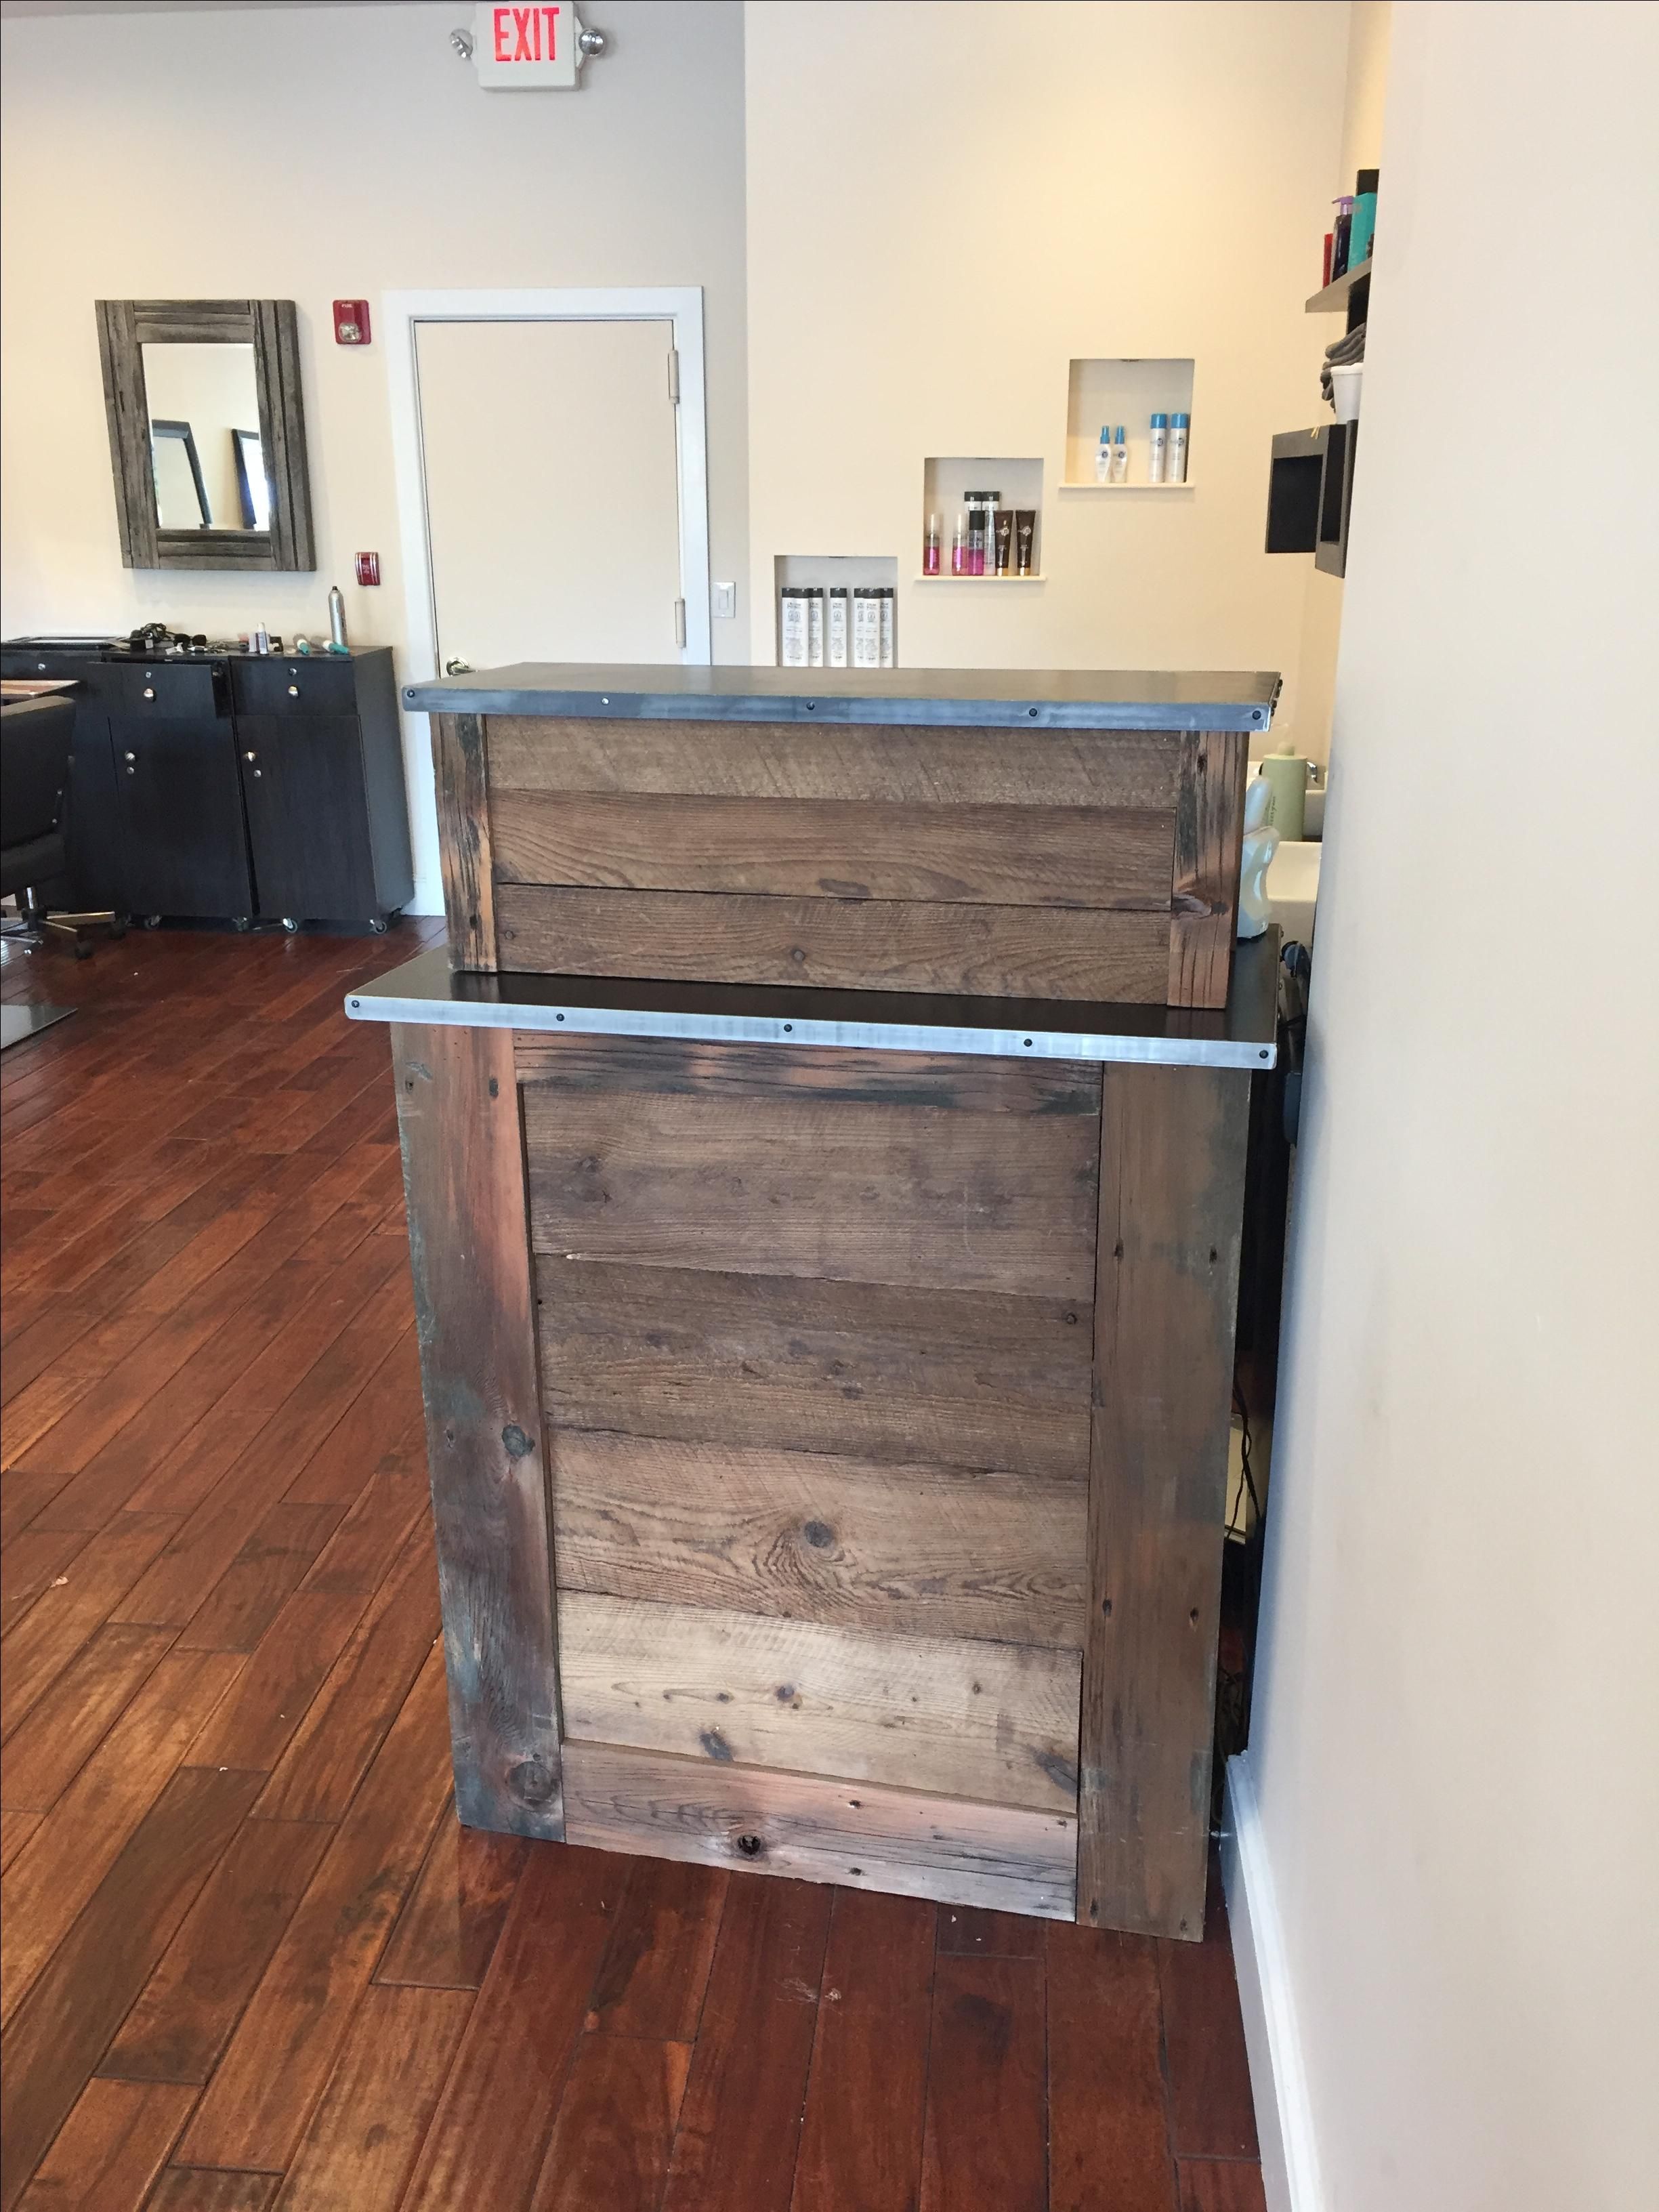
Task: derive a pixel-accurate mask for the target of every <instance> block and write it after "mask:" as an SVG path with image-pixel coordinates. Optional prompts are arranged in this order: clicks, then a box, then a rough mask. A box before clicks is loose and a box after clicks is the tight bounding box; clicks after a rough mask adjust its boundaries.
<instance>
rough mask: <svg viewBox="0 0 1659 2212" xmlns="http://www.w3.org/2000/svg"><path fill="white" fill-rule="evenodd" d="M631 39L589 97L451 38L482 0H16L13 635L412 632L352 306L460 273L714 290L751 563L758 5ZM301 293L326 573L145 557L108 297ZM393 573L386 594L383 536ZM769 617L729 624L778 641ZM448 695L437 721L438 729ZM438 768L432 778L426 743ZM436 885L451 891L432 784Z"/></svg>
mask: <svg viewBox="0 0 1659 2212" xmlns="http://www.w3.org/2000/svg"><path fill="white" fill-rule="evenodd" d="M602 12H603V15H604V21H605V27H607V28H608V29H609V30H610V31H611V33H613V37H614V45H615V51H614V52H612V53H611V54H608V55H607V56H606V57H605V58H604V59H603V60H602V61H600V62H599V63H597V64H595V65H594V66H593V67H592V70H590V71H589V73H588V82H586V84H584V86H583V87H582V88H581V89H580V91H579V92H576V93H573V94H567V93H546V94H531V93H521V94H520V93H513V94H508V93H495V94H486V93H484V92H483V91H482V90H481V89H480V88H479V85H478V82H477V78H476V77H475V76H474V74H473V72H472V70H471V68H469V67H468V66H467V65H466V64H464V63H463V62H461V61H460V60H459V59H458V58H457V57H456V56H455V55H454V54H453V52H451V50H450V47H449V43H448V34H449V32H450V30H451V28H452V27H453V26H454V25H455V24H457V23H458V22H464V21H470V19H471V9H470V8H469V7H465V6H461V5H457V4H452V0H439V4H436V5H432V6H427V5H411V6H408V7H400V8H386V7H329V8H321V7H317V8H311V7H305V6H302V5H294V6H289V7H283V8H280V9H265V8H246V9H243V8H239V9H230V10H227V11H223V12H216V11H210V10H195V9H192V10H187V11H181V12H178V13H161V12H155V13H152V12H149V11H119V10H118V11H115V12H111V13H105V14H101V15H76V16H73V17H70V18H69V19H66V20H65V19H60V20H52V19H50V18H44V19H43V18H28V19H24V20H21V21H8V22H7V23H6V24H5V26H4V31H3V40H4V48H3V72H0V86H3V98H4V106H3V117H0V147H3V172H0V220H3V234H0V254H3V270H4V304H5V313H4V337H3V346H4V351H3V377H4V390H5V409H4V449H3V467H0V499H3V533H4V534H3V578H4V600H3V613H0V623H3V630H4V634H5V635H8V636H9V635H14V634H15V633H17V632H20V631H22V630H27V629H33V628H40V627H46V626H49V627H51V628H52V629H68V630H97V629H117V630H122V631H125V630H127V629H131V627H132V626H133V625H134V624H135V623H138V622H140V621H151V620H166V621H168V622H172V623H179V624H180V625H182V626H184V627H186V628H191V627H195V628H200V629H207V630H210V631H212V632H215V633H219V632H224V631H233V632H234V631H235V630H239V629H247V628H248V627H250V625H251V624H252V623H257V622H258V621H260V620H262V619H263V620H264V622H265V623H267V624H268V625H269V627H270V629H274V630H280V631H283V632H285V633H288V634H292V633H293V632H295V631H296V630H310V631H313V632H318V631H322V632H325V630H326V623H327V611H326V604H325V602H326V596H327V592H328V587H329V585H330V584H331V583H332V582H336V581H337V582H338V584H339V585H340V587H341V589H342V591H343V592H344V593H345V596H346V601H347V609H348V617H349V622H350V625H351V633H352V635H353V638H354V639H355V640H356V641H357V642H359V643H362V644H380V645H392V646H398V647H401V645H402V644H403V642H404V638H403V628H404V595H403V578H402V575H401V574H400V573H399V562H398V508H397V495H396V487H395V484H394V481H393V476H392V442H391V434H390V430H389V428H388V423H387V411H386V356H385V345H384V337H385V331H384V325H383V324H382V325H379V326H377V329H376V334H375V335H376V343H374V345H372V346H370V347H367V348H364V349H351V348H345V347H338V346H336V345H335V344H334V343H333V337H332V330H331V321H330V305H329V303H330V301H331V300H332V299H334V298H336V297H346V298H361V297H364V296H368V298H369V299H370V300H371V301H375V302H378V295H380V293H381V292H382V291H383V290H386V289H398V288H403V287H409V288H422V289H436V288H441V287H443V286H455V287H466V286H473V287H476V286H485V285H499V286H507V285H514V286H552V285H574V284H595V285H598V284H604V285H620V284H631V285H649V284H659V285H661V284H701V285H702V286H703V287H704V288H705V295H706V296H705V312H706V317H707V344H708V391H709V404H708V441H709V480H710V531H711V549H712V556H713V570H714V574H715V575H716V576H736V577H741V576H743V575H744V574H745V571H746V567H747V540H746V531H747V496H748V495H747V484H746V479H745V400H744V231H743V226H744V216H743V197H744V179H743V18H742V12H741V9H739V8H738V5H737V4H736V0H606V6H605V9H604V10H603V11H602ZM249 295H253V296H257V297H265V298H272V299H292V300H295V301H297V302H298V305H299V310H300V328H301V374H302V379H303V384H304V391H305V402H306V414H307V433H308V437H309V442H310V448H311V468H312V491H313V502H314V506H315V511H316V519H317V532H318V567H317V571H316V573H315V574H314V575H304V576H270V577H264V578H257V579H256V578H250V577H246V576H239V575H236V574H227V575H203V574H162V573H159V572H150V573H145V572H143V571H137V570H131V569H124V568H122V566H121V561H120V552H119V548H118V542H117V538H116V529H115V504H114V493H113V489H112V481H111V473H110V461H109V446H108V441H107V438H106V433H105V428H104V404H103V396H102V389H101V386H100V379H99V370H98V343H97V333H96V331H95V328H94V319H93V301H94V300H95V299H98V298H100V297H108V298H115V299H123V298H146V297H148V298H159V299H188V298H207V299H219V298H236V297H246V296H249ZM371 547H372V548H374V549H375V550H378V551H379V553H380V574H381V576H382V578H383V580H384V581H383V583H382V585H381V587H380V589H379V590H378V591H366V592H360V591H359V590H358V589H357V588H356V586H355V585H354V583H353V582H352V580H351V555H352V553H353V552H354V551H356V550H359V549H366V548H371ZM745 631H746V625H745V624H744V623H743V622H742V621H739V622H737V623H731V622H720V623H715V624H714V639H715V647H714V650H715V657H716V659H723V660H734V661H738V662H742V661H746V660H747V659H748V658H749V647H748V640H747V636H746V634H745ZM410 738H411V744H413V745H414V746H415V747H416V748H420V749H423V748H424V745H425V743H426V738H425V722H424V720H423V719H422V720H417V721H415V722H412V723H411V724H410ZM411 768H412V769H414V770H415V771H416V773H415V774H413V775H411V788H412V790H414V791H416V792H422V791H424V789H425V788H427V787H429V775H427V774H426V773H425V769H424V763H423V762H422V760H421V759H420V758H419V757H418V755H417V757H415V758H414V759H412V760H411ZM415 831H416V860H417V872H418V873H419V876H420V878H421V884H420V891H419V894H418V895H417V903H418V904H420V905H422V906H423V907H427V908H430V907H432V906H433V905H434V904H435V902H436V881H435V872H434V868H433V857H434V848H433V842H432V836H433V833H432V824H431V817H430V811H429V805H428V804H426V803H424V802H423V801H422V802H420V803H417V805H416V821H415Z"/></svg>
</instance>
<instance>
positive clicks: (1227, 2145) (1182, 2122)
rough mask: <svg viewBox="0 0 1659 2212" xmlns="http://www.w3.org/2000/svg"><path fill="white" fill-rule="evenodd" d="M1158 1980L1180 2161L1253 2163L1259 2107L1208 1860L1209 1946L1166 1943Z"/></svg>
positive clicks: (1223, 1917) (1222, 1910)
mask: <svg viewBox="0 0 1659 2212" xmlns="http://www.w3.org/2000/svg"><path fill="white" fill-rule="evenodd" d="M1158 1981H1159V1984H1160V1985H1161V1987H1162V1990H1163V1995H1164V2047H1165V2050H1166V2051H1167V2053H1168V2060H1169V2072H1170V2142H1171V2144H1172V2145H1173V2147H1174V2148H1175V2151H1176V2154H1177V2156H1179V2157H1182V2158H1255V2156H1256V2155H1257V2149H1256V2136H1255V2101H1254V2100H1253V2098H1252V2096H1251V2093H1250V2070H1249V2059H1248V2057H1246V2055H1245V2050H1244V2026H1243V2020H1242V2019H1241V2017H1240V2015H1239V2009H1238V1984H1237V1979H1236V1978H1235V1976H1234V1972H1233V1952H1232V1941H1231V1936H1229V1934H1228V1929H1227V1909H1226V1906H1225V1904H1224V1902H1223V1900H1222V1894H1221V1878H1220V1874H1219V1870H1218V1868H1217V1865H1216V1863H1215V1858H1214V1855H1213V1853H1212V1855H1211V1862H1210V1872H1209V1888H1208V1893H1207V1896H1206V1906H1205V1914H1204V1940H1203V1942H1200V1943H1182V1942H1175V1941H1173V1940H1171V1939H1170V1938H1169V1937H1167V1936H1161V1937H1160V1938H1159V1939H1158Z"/></svg>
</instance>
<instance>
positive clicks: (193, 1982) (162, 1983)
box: [99, 1820, 333, 2083]
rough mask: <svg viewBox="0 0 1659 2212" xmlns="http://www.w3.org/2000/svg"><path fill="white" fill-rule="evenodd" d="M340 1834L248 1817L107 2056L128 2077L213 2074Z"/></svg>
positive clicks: (110, 2066) (107, 2064) (107, 2067)
mask: <svg viewBox="0 0 1659 2212" xmlns="http://www.w3.org/2000/svg"><path fill="white" fill-rule="evenodd" d="M332 1840H333V1831H332V1829H331V1828H326V1827H324V1826H321V1825H320V1824H319V1823H315V1822H311V1821H299V1820H284V1821H275V1820H249V1821H246V1822H244V1824H243V1826H242V1827H241V1828H240V1831H239V1832H238V1833H237V1835H236V1837H235V1838H234V1841H233V1842H232V1844H231V1846H230V1848H229V1850H228V1851H227V1852H226V1853H225V1855H224V1857H223V1858H222V1859H221V1860H220V1862H219V1863H218V1865H217V1866H216V1868H215V1869H214V1870H213V1873H212V1874H211V1875H210V1877H209V1879H208V1881H207V1885H206V1887H204V1890H203V1891H202V1893H201V1895H200V1896H199V1897H198V1898H197V1900H196V1902H195V1904H194V1905H192V1906H191V1910H190V1911H189V1913H188V1915H187V1916H186V1917H185V1921H184V1923H183V1924H182V1925H181V1926H180V1928H179V1933H178V1934H177V1935H176V1936H174V1937H173V1942H171V1943H170V1944H169V1945H168V1946H167V1951H166V1953H165V1954H164V1955H163V1957H162V1959H161V1962H160V1964H159V1965H158V1966H157V1967H156V1969H155V1972H154V1973H153V1974H152V1975H151V1976H150V1978H149V1981H148V1982H147V1983H146V1984H144V1987H143V1991H142V1992H141V1993H140V1995H139V1997H138V2001H137V2003H136V2004H135V2005H134V2006H133V2008H132V2010H131V2012H130V2013H129V2014H128V2015H127V2016H126V2018H125V2021H123V2022H122V2024H121V2028H120V2032H119V2033H118V2035H117V2036H116V2039H115V2040H114V2042H113V2043H112V2045H111V2046H110V2048H109V2050H108V2051H106V2053H105V2054H104V2057H103V2061H102V2063H101V2064H100V2068H99V2071H100V2074H106V2075H118V2076H119V2077H120V2078H121V2079H122V2080H123V2081H180V2082H192V2083H199V2082H203V2081H206V2080H207V2078H208V2076H209V2075H210V2073H211V2072H212V2071H213V2069H214V2066H215V2065H216V2063H217V2061H218V2058H219V2054H220V2053H221V2051H223V2049H224V2047H225V2045H226V2044H227V2043H228V2042H229V2040H230V2036H231V2031H232V2029H233V2028H234V2027H235V2025H236V2022H237V2020H238V2019H239V2017H240V2014H241V2010H242V2008H243V2006H244V2005H245V2004H246V2002H247V2000H248V1998H249V1997H250V1996H252V1994H253V1990H254V1988H255V1986H256V1984H258V1979H259V1977H260V1975H261V1974H263V1973H264V1970H265V1967H266V1966H267V1965H268V1964H269V1963H270V1956H271V1954H272V1953H273V1952H274V1951H275V1949H276V1945H277V1943H278V1942H280V1940H281V1938H282V1936H283V1930H284V1929H286V1928H287V1926H288V1923H289V1921H290V1920H291V1919H292V1918H293V1917H294V1912H295V1907H296V1906H297V1905H298V1904H299V1902H300V1899H301V1897H302V1896H303V1895H304V1893H305V1891H306V1887H307V1884H308V1883H309V1881H310V1880H311V1877H312V1875H313V1874H314V1873H315V1872H316V1871H317V1867H318V1863H319V1861H320V1859H321V1858H322V1856H323V1853H324V1851H325V1850H326V1849H327V1848H328V1845H329V1844H330V1843H331V1841H332Z"/></svg>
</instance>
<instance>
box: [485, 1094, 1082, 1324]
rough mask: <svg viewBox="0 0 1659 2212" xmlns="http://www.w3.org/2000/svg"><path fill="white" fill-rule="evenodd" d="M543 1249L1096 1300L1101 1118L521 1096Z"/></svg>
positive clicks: (803, 1103) (813, 1102)
mask: <svg viewBox="0 0 1659 2212" xmlns="http://www.w3.org/2000/svg"><path fill="white" fill-rule="evenodd" d="M523 1099H524V1129H525V1155H526V1163H527V1170H528V1176H529V1187H530V1224H531V1236H532V1241H533V1243H534V1244H535V1247H536V1249H537V1250H538V1252H550V1253H554V1254H556V1255H562V1256H563V1257H564V1258H566V1259H572V1260H605V1261H617V1260H626V1261H640V1262H642V1263H644V1264H646V1265H647V1266H651V1267H702V1268H714V1269H716V1270H720V1271H723V1272H726V1273H754V1274H763V1275H769V1276H773V1275H810V1276H813V1277H817V1278H826V1279H831V1280H834V1281H836V1282H854V1283H894V1284H906V1283H908V1284H910V1285H915V1286H918V1287H921V1288H927V1289H939V1290H957V1291H1006V1292H1009V1293H1011V1294H1014V1295H1018V1296H1023V1297H1057V1298H1068V1297H1069V1298H1088V1297H1091V1296H1092V1295H1093V1288H1094V1268H1095V1226H1096V1221H1095V1217H1096V1211H1097V1205H1096V1188H1097V1174H1098V1170H1099V1152H1098V1143H1097V1130H1096V1125H1095V1123H1094V1121H1093V1120H1092V1118H1090V1119H1085V1117H1084V1116H1083V1115H1043V1116H1041V1117H1039V1118H1036V1119H1035V1120H1033V1121H1027V1122H1020V1123H1016V1122H1015V1121H1012V1117H1010V1116H1008V1115H995V1114H963V1113H953V1112H944V1113H937V1112H934V1111H933V1110H932V1109H929V1108H927V1107H915V1106H886V1105H875V1104H862V1103H857V1102H854V1101H848V1100H846V1099H842V1098H837V1097H831V1098H829V1099H825V1100H822V1101H820V1100H817V1099H813V1098H793V1099H777V1098H760V1099H750V1100H741V1101H739V1100H736V1099H733V1098H732V1097H729V1096H727V1097H714V1098H698V1097H683V1096H678V1095H669V1096H659V1095H653V1094H652V1093H650V1092H632V1093H629V1092H620V1093H617V1092H613V1093H611V1094H610V1095H608V1096H603V1095H602V1096H597V1097H583V1096H580V1095H573V1094H571V1093H569V1092H561V1093H556V1094H554V1093H550V1092H548V1091H544V1090H543V1089H542V1087H541V1086H540V1085H538V1084H533V1083H532V1084H526V1085H525V1086H524V1091H523Z"/></svg>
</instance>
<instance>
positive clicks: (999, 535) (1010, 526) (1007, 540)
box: [996, 507, 1014, 576]
mask: <svg viewBox="0 0 1659 2212" xmlns="http://www.w3.org/2000/svg"><path fill="white" fill-rule="evenodd" d="M996 547H997V574H998V575H999V576H1007V575H1011V574H1012V573H1013V566H1014V510H1013V509H1012V507H999V508H998V509H997V520H996Z"/></svg>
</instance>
